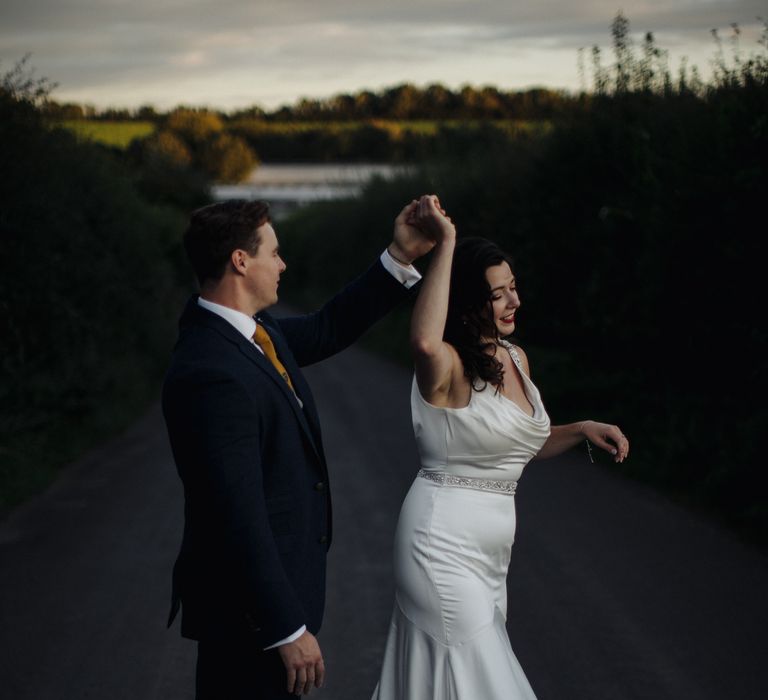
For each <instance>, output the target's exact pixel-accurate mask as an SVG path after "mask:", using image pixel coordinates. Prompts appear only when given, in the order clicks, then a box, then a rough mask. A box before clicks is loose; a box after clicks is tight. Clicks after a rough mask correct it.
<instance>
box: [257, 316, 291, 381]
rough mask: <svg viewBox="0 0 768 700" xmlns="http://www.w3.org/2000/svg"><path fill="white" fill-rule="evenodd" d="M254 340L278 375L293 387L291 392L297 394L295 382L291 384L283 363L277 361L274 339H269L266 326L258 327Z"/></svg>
mask: <svg viewBox="0 0 768 700" xmlns="http://www.w3.org/2000/svg"><path fill="white" fill-rule="evenodd" d="M253 340H254V341H255V342H256V343H257V344H258V345H259V347H260V348H261V349H262V350H263V351H264V355H265V356H266V358H267V359H268V360H269V361H270V362H271V363H272V366H273V367H274V368H275V369H276V370H277V373H278V374H279V375H280V376H281V377H282V378H283V379H285V382H286V384H288V386H289V387H291V390H292V391H293V392H294V393H296V390H295V389H294V388H293V382H291V378H290V377H289V376H288V372H287V371H286V369H285V367H284V366H283V363H282V362H280V360H278V359H277V353H276V352H275V345H274V343H273V342H272V338H270V337H269V333H267V331H266V330H265V329H264V326H262V325H261V324H259V325H257V326H256V332H255V333H254V334H253Z"/></svg>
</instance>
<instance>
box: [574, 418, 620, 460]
mask: <svg viewBox="0 0 768 700" xmlns="http://www.w3.org/2000/svg"><path fill="white" fill-rule="evenodd" d="M579 432H581V434H582V435H584V437H585V438H587V440H589V441H590V442H591V443H592V444H594V445H597V446H598V447H600V448H602V449H603V450H605V451H606V452H610V453H611V454H612V455H613V461H614V462H623V461H624V460H625V459H626V458H627V455H628V454H629V440H628V439H627V436H626V435H624V433H622V432H621V430H620V429H619V427H618V426H617V425H610V424H609V423H598V422H597V421H594V420H585V421H584V422H583V423H582V424H581V426H580V428H579Z"/></svg>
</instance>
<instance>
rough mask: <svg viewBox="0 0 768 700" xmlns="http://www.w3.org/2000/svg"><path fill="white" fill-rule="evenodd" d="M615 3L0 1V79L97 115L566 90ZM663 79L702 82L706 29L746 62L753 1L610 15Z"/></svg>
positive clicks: (670, 4) (754, 26) (755, 9)
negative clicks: (644, 41) (404, 93)
mask: <svg viewBox="0 0 768 700" xmlns="http://www.w3.org/2000/svg"><path fill="white" fill-rule="evenodd" d="M619 7H620V6H619V4H618V3H617V2H616V0H578V1H576V0H527V1H526V2H521V1H520V0H219V1H218V2H213V1H212V0H0V72H5V71H7V70H8V69H10V68H11V67H12V66H13V64H14V63H15V62H16V61H17V60H18V59H19V58H21V57H22V56H23V55H25V54H27V53H31V54H32V58H31V60H30V63H31V65H33V66H34V67H35V69H36V74H37V75H39V76H45V77H47V78H49V79H51V80H53V81H55V82H57V83H59V87H58V88H57V89H56V91H55V92H54V95H53V97H54V98H55V99H57V100H59V101H69V100H72V101H77V102H82V103H89V104H93V105H95V106H97V107H106V106H119V107H136V106H139V105H142V104H153V105H155V106H156V107H158V108H161V109H166V108H169V107H172V106H174V105H177V104H181V103H184V104H192V105H200V106H202V105H208V106H212V107H218V108H222V109H231V108H235V107H243V106H248V105H252V104H260V105H262V106H264V107H267V108H273V107H276V106H278V105H280V104H285V103H292V102H294V101H295V100H296V99H298V98H299V97H303V96H308V97H325V96H330V95H332V94H336V93H338V92H355V91H357V90H360V89H363V88H368V89H373V90H376V89H380V88H382V87H386V86H391V85H395V84H398V83H402V82H412V83H415V84H416V85H420V86H424V85H427V84H429V83H432V82H440V83H443V84H444V85H446V86H448V87H451V88H456V87H459V86H461V85H462V84H465V83H470V84H473V85H488V84H494V85H497V86H499V87H502V88H507V89H510V88H525V87H530V86H534V85H539V86H540V85H543V86H548V87H555V88H569V89H578V87H579V77H578V71H577V50H578V48H579V47H589V46H592V45H593V44H596V43H597V44H599V45H601V46H604V47H606V48H608V47H609V45H610V34H609V27H610V23H611V20H612V19H613V17H614V16H615V14H616V12H617V10H618V9H619ZM623 9H624V11H625V13H626V15H627V16H628V17H629V20H630V23H631V29H632V33H633V34H636V35H637V36H638V37H640V36H641V35H642V34H643V33H644V32H646V31H652V32H653V33H654V34H655V35H656V38H657V41H658V44H659V45H660V46H661V47H662V48H665V49H668V50H669V52H670V56H671V64H672V67H673V69H675V70H676V68H677V66H678V64H679V59H680V57H682V56H688V58H689V59H690V61H691V62H692V63H694V64H697V65H698V67H699V69H700V70H701V71H702V73H704V74H705V75H706V74H708V72H709V67H710V60H711V58H712V56H713V55H714V44H713V40H712V37H711V35H710V30H711V29H713V28H719V29H720V31H721V34H722V35H723V37H728V36H730V32H731V30H730V24H731V23H732V22H736V23H738V24H739V25H740V26H741V28H742V37H741V44H742V48H743V49H744V51H745V52H746V53H750V52H752V51H755V50H757V49H758V48H759V47H758V45H757V39H758V37H759V34H760V23H759V22H758V20H757V17H758V16H764V17H765V16H767V15H768V7H766V3H765V0H759V1H758V0H645V1H644V2H634V3H627V4H625V5H624V7H623Z"/></svg>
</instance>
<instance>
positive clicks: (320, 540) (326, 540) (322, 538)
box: [318, 535, 328, 544]
mask: <svg viewBox="0 0 768 700" xmlns="http://www.w3.org/2000/svg"><path fill="white" fill-rule="evenodd" d="M318 542H319V543H320V544H328V536H327V535H323V536H322V537H321V538H320V539H319V540H318Z"/></svg>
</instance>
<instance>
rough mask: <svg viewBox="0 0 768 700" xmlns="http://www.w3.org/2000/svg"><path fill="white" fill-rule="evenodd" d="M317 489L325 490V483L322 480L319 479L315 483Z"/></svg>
mask: <svg viewBox="0 0 768 700" xmlns="http://www.w3.org/2000/svg"><path fill="white" fill-rule="evenodd" d="M315 491H325V484H324V483H323V482H322V481H318V482H317V483H316V484H315Z"/></svg>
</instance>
